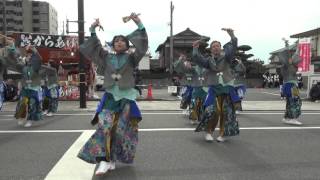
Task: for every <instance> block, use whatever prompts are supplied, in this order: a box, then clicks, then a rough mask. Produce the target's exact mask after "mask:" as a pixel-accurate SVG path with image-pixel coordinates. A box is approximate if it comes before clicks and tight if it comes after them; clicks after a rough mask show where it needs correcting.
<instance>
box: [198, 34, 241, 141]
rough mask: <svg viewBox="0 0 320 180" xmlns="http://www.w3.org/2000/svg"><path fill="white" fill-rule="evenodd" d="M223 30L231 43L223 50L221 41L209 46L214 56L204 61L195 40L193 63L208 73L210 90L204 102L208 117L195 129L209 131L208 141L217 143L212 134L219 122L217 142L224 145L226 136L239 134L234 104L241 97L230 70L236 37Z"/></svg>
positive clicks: (207, 134)
mask: <svg viewBox="0 0 320 180" xmlns="http://www.w3.org/2000/svg"><path fill="white" fill-rule="evenodd" d="M223 30H225V31H227V33H228V34H229V36H230V37H231V41H230V42H229V43H227V44H225V45H224V46H223V50H222V49H221V43H220V42H219V41H213V42H212V43H211V44H210V49H211V57H207V58H204V57H203V56H202V55H201V54H200V53H199V50H198V48H199V43H200V41H195V42H194V44H193V56H192V60H193V61H195V62H196V63H197V64H199V65H200V66H202V67H204V68H206V69H207V70H208V72H207V79H206V83H207V85H208V86H209V90H208V95H207V98H206V100H205V102H204V107H205V115H204V118H203V120H202V121H201V122H200V124H199V125H198V127H197V128H196V131H201V130H206V132H207V133H206V135H205V139H206V141H213V140H214V138H213V136H212V133H213V132H214V129H215V127H216V125H217V123H218V121H219V124H220V131H219V136H218V137H217V141H218V142H223V141H224V140H225V138H224V136H234V135H238V134H239V126H238V122H237V121H236V115H235V110H234V106H233V103H234V102H236V101H238V100H239V99H235V98H236V97H238V96H236V92H235V89H234V88H233V86H232V85H233V81H234V77H233V74H232V70H231V62H232V61H233V59H234V57H235V52H236V50H237V38H236V37H235V36H234V33H233V30H232V29H223Z"/></svg>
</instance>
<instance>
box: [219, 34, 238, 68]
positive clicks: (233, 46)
mask: <svg viewBox="0 0 320 180" xmlns="http://www.w3.org/2000/svg"><path fill="white" fill-rule="evenodd" d="M222 30H223V31H226V32H227V33H228V34H229V36H230V37H231V40H230V42H228V43H227V44H225V45H224V46H223V51H224V53H225V57H226V60H227V61H228V62H231V61H232V60H233V59H234V57H235V53H236V51H237V46H238V39H237V38H236V37H235V35H234V31H233V30H232V29H230V28H222Z"/></svg>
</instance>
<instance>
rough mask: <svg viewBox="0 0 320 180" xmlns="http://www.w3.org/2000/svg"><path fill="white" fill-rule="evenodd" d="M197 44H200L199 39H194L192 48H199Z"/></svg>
mask: <svg viewBox="0 0 320 180" xmlns="http://www.w3.org/2000/svg"><path fill="white" fill-rule="evenodd" d="M199 46H200V40H197V41H194V42H193V43H192V47H193V48H199Z"/></svg>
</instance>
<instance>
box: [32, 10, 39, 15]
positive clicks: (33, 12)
mask: <svg viewBox="0 0 320 180" xmlns="http://www.w3.org/2000/svg"><path fill="white" fill-rule="evenodd" d="M39 14H40V13H39V11H32V15H39Z"/></svg>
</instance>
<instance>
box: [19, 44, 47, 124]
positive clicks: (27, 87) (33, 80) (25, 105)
mask: <svg viewBox="0 0 320 180" xmlns="http://www.w3.org/2000/svg"><path fill="white" fill-rule="evenodd" d="M25 49H26V57H25V58H24V59H25V62H22V64H21V62H20V63H17V65H16V68H17V71H18V72H20V73H22V75H23V76H22V89H21V92H20V98H19V102H18V104H17V107H16V113H15V118H16V119H18V125H23V124H24V127H31V126H32V123H33V122H34V121H39V120H41V119H42V113H41V101H42V91H41V86H40V83H41V77H40V74H39V73H40V68H41V59H42V58H41V56H40V55H39V53H38V51H37V49H36V48H35V47H34V46H31V45H28V46H26V48H25ZM25 120H26V121H25Z"/></svg>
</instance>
